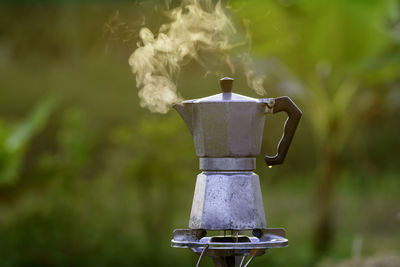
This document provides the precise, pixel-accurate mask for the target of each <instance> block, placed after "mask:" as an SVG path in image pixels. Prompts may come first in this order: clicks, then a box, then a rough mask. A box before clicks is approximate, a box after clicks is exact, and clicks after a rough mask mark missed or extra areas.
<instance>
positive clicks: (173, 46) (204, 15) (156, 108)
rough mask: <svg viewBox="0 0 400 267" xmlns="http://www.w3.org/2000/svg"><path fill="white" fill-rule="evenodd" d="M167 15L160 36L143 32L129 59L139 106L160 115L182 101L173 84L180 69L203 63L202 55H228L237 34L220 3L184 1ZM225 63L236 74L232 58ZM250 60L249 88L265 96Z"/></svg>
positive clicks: (248, 69) (245, 63)
mask: <svg viewBox="0 0 400 267" xmlns="http://www.w3.org/2000/svg"><path fill="white" fill-rule="evenodd" d="M200 2H201V4H200ZM167 15H168V17H169V18H170V19H171V22H170V23H168V24H164V25H162V26H161V27H160V30H159V33H158V35H157V36H154V34H153V33H152V32H151V31H150V30H149V29H148V28H142V29H141V30H140V34H139V35H140V39H141V43H140V44H139V45H138V48H137V49H136V50H135V51H134V52H133V54H132V55H131V56H130V58H129V65H130V66H131V67H132V72H133V73H134V74H135V75H136V84H137V87H138V88H139V98H140V105H141V106H142V107H146V108H148V109H150V111H152V112H160V113H166V112H167V111H168V110H169V108H170V107H171V106H172V105H173V104H175V103H178V102H180V101H182V98H181V96H180V95H179V93H178V91H177V88H176V85H175V83H174V82H173V80H174V79H175V78H176V75H177V72H178V71H179V69H180V67H181V66H183V65H184V64H186V63H188V62H189V61H190V60H193V59H194V60H197V61H198V62H200V63H201V59H200V56H199V52H200V51H212V52H216V53H222V54H226V53H227V52H228V51H229V50H230V49H231V48H232V44H230V36H231V35H232V34H233V33H235V32H236V30H235V28H234V26H233V25H232V23H231V21H230V19H229V18H228V16H227V15H226V13H225V12H224V10H223V8H222V6H221V3H220V2H218V3H217V4H215V5H214V4H212V2H211V1H208V0H203V1H201V0H185V1H183V3H182V5H181V6H180V7H178V8H175V9H172V10H170V11H168V13H167ZM225 59H226V64H227V65H228V66H229V67H231V69H232V70H233V66H232V63H231V60H230V58H229V57H228V56H225ZM249 60H250V59H249V58H247V59H246V60H245V61H244V69H245V72H246V77H247V80H248V84H249V86H250V87H252V88H253V89H255V91H256V92H257V93H260V94H263V93H264V88H263V87H262V84H263V82H264V79H263V77H262V76H258V75H255V74H254V72H252V70H251V69H250V67H249V66H250V63H251V62H250V61H249ZM246 61H247V62H246Z"/></svg>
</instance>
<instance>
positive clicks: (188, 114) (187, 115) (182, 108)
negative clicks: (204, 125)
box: [173, 103, 193, 135]
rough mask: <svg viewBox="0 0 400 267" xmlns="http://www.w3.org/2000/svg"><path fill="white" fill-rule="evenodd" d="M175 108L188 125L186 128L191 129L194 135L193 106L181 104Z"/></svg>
mask: <svg viewBox="0 0 400 267" xmlns="http://www.w3.org/2000/svg"><path fill="white" fill-rule="evenodd" d="M173 108H174V109H175V110H176V111H178V113H179V115H181V117H182V119H183V121H184V122H185V123H186V126H187V127H188V128H189V131H190V133H191V134H192V135H193V124H192V117H193V116H192V115H193V105H190V104H187V103H179V104H175V105H174V106H173Z"/></svg>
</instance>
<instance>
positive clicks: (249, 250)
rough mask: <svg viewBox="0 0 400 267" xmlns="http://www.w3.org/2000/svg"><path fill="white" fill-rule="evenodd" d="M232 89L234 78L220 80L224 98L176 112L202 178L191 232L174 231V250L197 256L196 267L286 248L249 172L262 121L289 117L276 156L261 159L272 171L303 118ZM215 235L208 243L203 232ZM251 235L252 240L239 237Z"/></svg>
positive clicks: (274, 101)
mask: <svg viewBox="0 0 400 267" xmlns="http://www.w3.org/2000/svg"><path fill="white" fill-rule="evenodd" d="M232 85H233V79H232V78H227V77H225V78H222V79H220V86H221V89H222V93H220V94H217V95H213V96H209V97H205V98H201V99H194V100H187V101H183V102H182V103H179V104H176V105H175V106H174V108H175V109H176V110H177V111H178V113H179V114H180V115H181V117H182V118H183V120H184V121H185V123H186V125H187V126H188V128H189V130H190V132H191V134H192V136H193V141H194V145H195V150H196V155H197V156H198V157H199V158H200V170H201V171H202V173H200V174H199V175H198V176H197V181H196V187H195V192H194V197H193V204H192V211H191V214H190V220H189V228H190V229H188V230H175V231H174V237H173V239H172V246H173V247H186V248H191V249H192V250H193V251H194V252H195V253H198V254H200V258H199V261H198V265H199V263H200V261H201V259H202V257H203V256H204V255H206V256H210V257H212V258H213V260H214V263H215V265H216V266H242V265H243V264H244V259H245V256H251V258H250V260H249V261H248V263H249V262H250V261H251V260H252V259H253V258H254V257H255V256H259V255H262V254H264V253H265V251H266V250H267V249H268V248H271V247H283V246H287V244H288V240H287V239H286V238H285V231H284V230H283V229H280V228H278V229H272V228H270V229H267V228H266V227H267V224H266V220H265V214H264V207H263V200H262V195H261V189H260V182H259V177H258V175H257V174H255V173H254V172H253V170H255V168H256V157H257V156H258V155H259V154H260V150H261V143H262V139H263V138H262V137H263V132H264V122H265V115H266V114H268V113H271V114H275V113H278V112H281V111H284V112H286V113H287V115H288V119H287V121H286V123H285V127H284V134H283V137H282V139H281V140H280V142H279V144H278V153H277V154H276V155H275V156H266V157H265V162H266V164H267V165H268V166H272V165H277V164H281V163H282V162H283V161H284V159H285V156H286V153H287V151H288V149H289V146H290V143H291V141H292V139H293V135H294V133H295V130H296V128H297V125H298V123H299V120H300V118H301V114H302V113H301V111H300V109H299V108H298V107H297V106H296V105H295V104H294V103H293V102H292V101H291V100H290V98H289V97H287V96H284V97H277V98H266V99H255V98H251V97H247V96H243V95H239V94H235V93H232ZM215 230H219V231H221V233H222V234H221V235H220V236H212V237H207V231H215ZM249 230H250V231H252V234H253V236H248V235H242V234H243V233H246V232H247V231H249ZM227 231H228V232H229V231H230V233H231V234H230V235H229V234H228V235H227V234H226V233H227ZM248 263H247V264H248ZM247 264H246V265H247ZM246 265H245V266H246Z"/></svg>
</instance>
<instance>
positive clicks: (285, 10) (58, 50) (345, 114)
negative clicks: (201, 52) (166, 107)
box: [0, 0, 400, 266]
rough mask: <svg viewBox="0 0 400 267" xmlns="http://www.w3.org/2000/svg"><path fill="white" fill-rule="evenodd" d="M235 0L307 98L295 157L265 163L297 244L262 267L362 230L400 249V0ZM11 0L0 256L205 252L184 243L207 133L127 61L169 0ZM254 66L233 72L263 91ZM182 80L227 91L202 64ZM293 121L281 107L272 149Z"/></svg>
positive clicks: (269, 70)
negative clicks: (150, 94)
mask: <svg viewBox="0 0 400 267" xmlns="http://www.w3.org/2000/svg"><path fill="white" fill-rule="evenodd" d="M167 2H168V1H167ZM174 4H176V3H174ZM229 4H231V5H232V13H233V14H234V16H235V17H236V18H238V19H242V18H243V19H247V22H246V23H248V25H249V29H250V31H251V34H252V49H253V50H252V52H253V55H254V57H255V64H256V66H257V68H259V71H260V72H265V74H266V75H267V79H266V84H265V85H266V88H267V91H268V96H269V97H274V96H279V95H289V96H290V97H291V98H293V100H294V101H295V102H296V103H297V104H298V105H299V107H300V108H301V109H302V110H303V118H302V121H301V123H300V125H299V128H298V130H297V133H296V137H295V138H294V140H293V143H292V147H291V148H290V152H289V153H288V157H287V158H286V160H285V164H284V165H282V166H276V167H274V168H272V169H268V168H265V166H264V163H263V162H262V157H261V156H260V158H259V162H258V165H257V172H258V173H259V174H260V181H261V186H262V191H263V198H264V202H265V203H264V207H265V211H266V215H267V223H268V226H269V227H285V228H286V230H287V232H288V238H289V242H290V246H289V247H288V248H284V249H271V250H269V251H268V253H267V254H266V255H265V256H264V257H260V258H257V259H255V261H254V262H252V265H251V266H266V265H267V266H269V265H271V266H313V265H314V266H315V265H317V264H323V263H324V262H327V263H332V262H333V264H336V263H338V262H341V261H345V262H347V261H348V259H350V258H352V257H356V256H357V251H354V249H353V245H354V242H356V241H357V240H360V239H361V240H362V247H361V255H360V256H361V258H364V257H370V256H373V255H375V254H378V255H379V254H385V253H386V251H388V253H389V254H390V253H391V251H393V252H394V253H397V254H398V251H400V247H399V246H400V244H399V242H398V240H400V232H399V227H398V223H399V219H398V214H397V213H398V203H399V188H400V185H399V179H398V177H399V171H400V170H399V166H398V162H399V160H400V157H399V153H398V147H399V146H400V143H399V142H400V139H399V138H398V130H399V124H398V114H399V106H400V101H399V94H398V86H399V78H398V73H400V72H399V70H400V60H399V59H400V50H399V49H400V48H399V47H400V46H399V36H398V27H399V26H398V25H399V21H398V20H399V11H398V4H397V3H396V1H386V0H385V1H380V0H379V1H378V0H375V1H372V0H368V1H361V0H353V1H345V0H337V1H334V0H329V1H325V0H324V1H322V0H321V1H317V0H298V1H286V0H279V1H278V0H276V1H275V0H267V1H264V0H254V1H253V0H252V1H239V0H237V1H232V2H229ZM396 4H397V7H396ZM0 5H1V8H0V87H1V89H0V118H1V119H0V173H1V176H0V236H1V242H0V266H132V265H133V266H169V265H170V266H189V265H194V264H195V260H196V256H195V255H194V254H193V253H192V252H191V251H189V250H181V249H172V248H170V243H169V242H170V238H171V234H172V231H173V229H175V228H187V223H188V219H189V216H190V208H191V200H192V196H193V190H194V185H195V176H196V175H197V173H198V172H199V170H198V160H197V158H196V156H195V152H194V147H193V142H192V139H191V136H190V133H189V131H188V129H186V127H185V125H184V123H183V121H182V120H181V118H180V117H179V115H178V114H177V113H176V112H174V111H171V112H170V114H167V115H157V114H150V113H149V112H148V111H146V110H144V109H142V108H140V106H139V101H138V98H137V96H136V93H137V92H136V90H135V86H134V84H135V79H134V77H133V76H132V74H131V73H130V69H129V66H128V63H127V59H128V57H129V55H130V53H131V52H132V51H133V49H134V48H135V47H136V41H137V39H136V38H137V33H138V30H139V29H140V27H142V26H143V25H146V26H148V27H150V28H151V29H152V30H153V29H155V28H158V27H159V26H160V25H161V24H163V23H165V17H163V14H162V11H161V7H163V6H165V2H163V1H133V2H130V1H127V2H120V1H118V2H115V3H114V2H113V3H111V2H110V3H107V2H101V3H100V2H99V3H98V2H96V3H94V2H93V3H85V4H81V3H78V2H74V3H62V4H61V3H50V2H47V3H46V4H44V3H33V2H29V3H28V2H27V3H21V4H18V5H14V4H13V3H11V2H10V3H8V4H6V5H3V4H0ZM156 7H157V8H156ZM155 9H157V10H155ZM396 10H397V11H396ZM212 68H216V66H214V65H213V66H212ZM243 76H244V75H242V74H241V73H240V71H238V72H237V73H235V74H234V78H235V88H234V90H235V91H236V92H238V93H241V94H245V95H251V96H255V95H254V94H253V92H252V91H250V90H248V89H247V87H246V86H245V84H246V81H245V80H244V79H243ZM180 77H181V78H180V79H179V80H178V87H179V88H180V90H181V91H182V93H183V96H184V97H185V98H198V97H204V96H207V95H211V94H215V93H216V92H218V90H219V89H218V84H217V81H216V78H215V77H214V76H211V75H208V76H205V77H204V72H203V69H201V68H199V67H198V66H196V65H195V64H188V65H187V66H185V68H183V69H182V73H181V76H180ZM252 94H253V95H252ZM44 95H54V96H56V97H57V99H58V101H57V109H54V106H55V103H54V100H52V99H43V96H44ZM35 103H39V105H38V106H37V107H36V108H34V109H31V108H30V107H32V106H33V105H34V104H35ZM50 115H51V120H50V117H49V116H50ZM16 118H24V119H16ZM284 119H285V117H284V116H280V115H276V116H268V117H267V121H266V129H265V135H264V141H263V146H264V147H263V150H262V151H263V153H266V152H270V151H268V148H270V147H271V150H272V149H275V145H276V142H277V141H278V140H279V137H280V135H281V134H282V129H281V125H282V123H283V121H284ZM10 122H16V123H15V124H14V123H10ZM275 137H276V138H275ZM274 138H275V139H276V140H275V139H274ZM269 146H270V147H269ZM316 152H317V153H316ZM272 153H273V152H270V153H269V154H272ZM327 155H334V156H335V157H336V160H337V161H336V163H335V164H336V167H337V168H338V169H339V170H340V171H337V172H336V174H335V175H333V176H332V177H334V179H333V180H334V181H335V183H333V185H332V188H333V189H334V190H335V192H336V197H335V199H334V200H335V203H336V207H335V209H332V213H333V215H334V216H333V217H332V222H333V223H334V224H335V225H336V226H337V228H336V233H335V235H334V238H333V239H332V247H331V250H330V251H328V252H327V254H325V258H322V259H320V260H318V262H317V260H316V258H315V255H314V254H313V252H312V234H313V232H314V231H315V222H316V218H317V217H318V214H316V209H317V207H319V206H323V205H322V204H321V203H322V201H318V200H315V197H314V195H315V191H317V190H316V188H315V187H316V182H318V181H317V180H318V179H316V178H315V174H316V173H317V174H319V175H322V174H323V172H322V171H321V170H324V168H325V167H326V166H327V165H328V163H329V160H328V159H329V157H327ZM338 178H340V179H338ZM10 185H11V186H10ZM325 209H326V207H325ZM356 243H357V242H356ZM361 262H363V261H361ZM203 264H204V265H203ZM202 266H212V262H211V261H209V260H205V261H204V262H203V263H202Z"/></svg>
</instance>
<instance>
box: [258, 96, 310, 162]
mask: <svg viewBox="0 0 400 267" xmlns="http://www.w3.org/2000/svg"><path fill="white" fill-rule="evenodd" d="M281 111H285V112H286V113H287V114H288V119H287V120H286V122H285V126H284V132H283V136H282V138H281V140H280V141H279V144H278V154H276V155H275V156H272V157H270V156H265V162H266V163H267V165H268V166H272V165H278V164H282V162H283V160H284V159H285V157H286V153H287V152H288V150H289V146H290V143H291V142H292V139H293V136H294V132H295V131H296V128H297V125H298V124H299V121H300V118H301V114H302V113H301V110H300V109H299V108H298V107H297V106H296V104H295V103H293V101H292V100H291V99H290V98H289V97H287V96H282V97H277V98H275V104H274V106H273V110H272V113H274V114H275V113H278V112H281Z"/></svg>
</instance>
